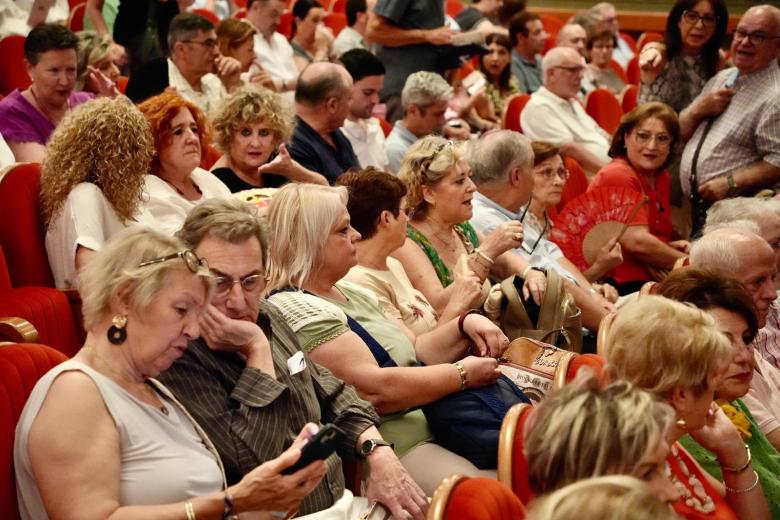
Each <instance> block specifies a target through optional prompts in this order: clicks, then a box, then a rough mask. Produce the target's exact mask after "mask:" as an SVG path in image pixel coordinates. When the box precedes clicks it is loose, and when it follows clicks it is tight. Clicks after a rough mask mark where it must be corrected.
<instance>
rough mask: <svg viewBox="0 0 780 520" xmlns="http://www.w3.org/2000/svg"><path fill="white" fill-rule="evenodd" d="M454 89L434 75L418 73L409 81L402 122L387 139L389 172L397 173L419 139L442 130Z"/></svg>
mask: <svg viewBox="0 0 780 520" xmlns="http://www.w3.org/2000/svg"><path fill="white" fill-rule="evenodd" d="M451 95H452V87H451V86H450V85H449V83H447V82H446V81H445V80H444V78H442V77H441V76H439V75H438V74H435V73H433V72H425V71H423V72H415V73H414V74H411V75H410V76H409V78H408V79H407V80H406V84H405V85H404V90H403V92H402V93H401V105H402V107H403V110H404V117H403V119H401V120H399V121H396V122H395V125H393V130H392V132H390V135H388V136H387V143H386V148H387V158H388V160H389V161H390V171H391V172H393V173H397V172H398V170H399V169H400V168H401V161H403V159H404V155H406V151H407V150H408V149H409V147H410V146H412V144H414V143H415V141H417V140H418V139H421V138H423V137H425V136H426V135H429V134H433V133H438V132H441V131H442V127H443V126H444V113H445V112H446V111H447V102H448V101H449V99H450V96H451Z"/></svg>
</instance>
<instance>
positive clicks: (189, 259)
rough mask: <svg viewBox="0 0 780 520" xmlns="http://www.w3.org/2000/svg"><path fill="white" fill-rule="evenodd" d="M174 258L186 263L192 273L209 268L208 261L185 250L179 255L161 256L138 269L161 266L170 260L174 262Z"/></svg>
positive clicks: (190, 250) (142, 264)
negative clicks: (155, 265)
mask: <svg viewBox="0 0 780 520" xmlns="http://www.w3.org/2000/svg"><path fill="white" fill-rule="evenodd" d="M174 258H181V259H182V261H183V262H184V265H186V266H187V269H189V270H190V272H192V273H197V272H198V271H199V270H200V268H201V267H202V268H204V269H208V268H209V264H208V263H207V262H206V259H205V258H200V257H199V256H198V255H196V254H195V251H193V250H192V249H185V250H184V251H179V252H178V253H171V254H170V255H165V256H161V257H160V258H155V259H153V260H147V261H146V262H141V263H140V264H138V267H146V266H149V265H154V264H161V263H163V262H167V261H168V260H173V259H174Z"/></svg>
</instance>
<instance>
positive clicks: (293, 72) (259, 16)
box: [246, 0, 298, 106]
mask: <svg viewBox="0 0 780 520" xmlns="http://www.w3.org/2000/svg"><path fill="white" fill-rule="evenodd" d="M284 5H285V3H284V2H283V1H282V0H248V1H247V3H246V21H247V22H249V23H250V24H252V25H253V26H254V27H255V29H257V33H256V34H255V47H254V51H255V61H254V63H253V64H252V67H251V68H250V69H249V72H250V73H252V74H256V73H259V72H261V71H264V72H266V73H267V74H268V75H269V76H271V79H272V80H273V82H274V86H275V87H276V91H277V92H279V93H280V94H282V97H283V98H284V99H285V100H286V101H288V102H289V103H290V105H291V106H292V103H293V92H294V91H295V82H296V80H297V79H298V67H296V66H295V61H293V48H292V46H291V45H290V42H289V41H287V38H285V37H284V36H283V35H282V34H279V33H278V32H276V29H277V28H278V27H279V22H280V21H281V19H282V13H283V12H284Z"/></svg>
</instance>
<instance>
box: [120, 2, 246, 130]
mask: <svg viewBox="0 0 780 520" xmlns="http://www.w3.org/2000/svg"><path fill="white" fill-rule="evenodd" d="M168 46H169V48H170V52H171V56H170V58H168V59H165V58H157V59H154V60H151V61H149V62H148V63H146V64H144V65H143V66H141V68H140V69H139V70H138V72H137V73H135V74H133V75H132V76H131V77H130V80H129V81H128V83H127V90H126V93H127V97H129V98H130V99H132V100H133V102H135V103H140V102H141V101H144V100H145V99H147V98H149V97H152V96H156V95H157V94H160V93H162V92H163V91H164V90H165V89H166V88H169V87H173V88H174V89H176V92H177V93H178V94H179V95H180V96H181V97H183V98H184V99H186V100H188V101H192V102H193V103H195V104H196V105H198V108H200V109H201V110H202V111H203V113H204V114H207V115H208V114H210V113H211V111H212V109H213V108H214V107H215V106H216V105H217V103H219V102H220V101H222V99H223V98H224V97H225V95H226V93H227V90H226V89H228V88H232V87H235V86H238V85H239V84H240V83H241V78H240V74H241V64H240V63H239V62H238V60H236V59H235V58H229V57H226V56H222V55H220V53H219V42H218V40H217V33H216V32H215V31H214V25H213V24H212V23H211V22H210V21H208V20H206V19H205V18H203V17H202V16H200V15H198V14H195V13H181V14H178V15H176V17H174V19H173V20H171V25H170V28H169V29H168Z"/></svg>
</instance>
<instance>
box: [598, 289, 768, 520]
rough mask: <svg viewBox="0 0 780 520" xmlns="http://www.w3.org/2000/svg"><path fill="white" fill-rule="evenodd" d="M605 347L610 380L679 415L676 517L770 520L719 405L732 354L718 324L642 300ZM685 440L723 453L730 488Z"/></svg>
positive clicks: (617, 323) (666, 303)
mask: <svg viewBox="0 0 780 520" xmlns="http://www.w3.org/2000/svg"><path fill="white" fill-rule="evenodd" d="M670 323H673V324H674V327H670V326H669V324H670ZM605 348H606V357H607V362H608V364H607V368H608V371H609V373H610V375H611V376H613V377H618V378H622V379H626V380H628V381H631V382H632V383H634V384H635V385H637V386H639V387H640V388H643V389H644V390H646V391H648V392H650V393H651V394H653V395H654V396H655V397H656V398H657V399H659V400H661V401H664V402H666V403H668V404H669V405H671V406H672V408H673V409H674V411H675V416H676V422H675V424H674V426H673V428H672V432H670V433H669V435H668V439H669V440H670V441H671V442H673V443H674V444H673V445H672V447H671V454H670V455H669V457H668V458H667V462H668V464H669V469H670V471H671V479H672V482H674V484H675V486H676V487H677V489H678V491H679V492H680V494H681V498H680V500H678V501H677V502H675V504H674V508H675V510H676V511H677V513H678V514H679V515H681V516H683V517H685V518H694V519H704V518H750V519H757V520H758V519H765V518H769V510H768V508H767V503H766V500H765V498H764V493H763V491H762V489H761V485H760V483H759V480H758V475H757V474H756V473H755V472H754V471H752V468H751V463H750V456H749V455H750V454H749V452H748V451H747V450H746V449H745V444H744V442H743V441H742V438H741V437H740V435H739V432H738V431H737V429H736V427H735V426H734V425H733V424H732V423H731V421H729V419H728V417H726V414H724V413H723V410H721V409H720V408H719V407H718V406H717V405H716V404H715V403H713V402H712V400H713V397H714V394H715V389H716V385H717V384H718V380H719V379H720V377H721V375H722V374H723V371H724V369H725V367H726V365H727V364H728V360H729V359H731V356H732V355H733V350H732V346H731V344H730V343H729V341H728V339H727V338H726V336H724V335H723V334H722V333H721V332H719V331H718V330H717V328H716V327H715V321H714V320H713V318H712V317H711V316H710V315H708V314H706V313H704V312H703V311H700V310H699V309H695V308H692V307H690V306H687V305H683V304H681V303H678V302H675V301H672V300H668V299H666V298H662V297H660V296H643V297H641V298H640V299H639V300H637V301H634V302H632V303H629V304H627V305H625V306H624V307H623V308H622V309H621V310H620V311H619V312H618V314H617V316H616V317H615V320H614V322H613V323H612V326H611V328H610V331H609V332H608V333H607V337H606V342H605ZM684 435H690V436H691V437H692V438H693V439H694V440H696V442H698V443H699V444H700V445H701V446H703V447H704V448H706V449H708V450H710V451H712V452H713V453H715V454H717V457H718V461H719V462H720V465H721V467H722V468H723V469H724V472H723V482H721V481H718V480H716V479H715V478H713V477H712V476H710V475H709V474H708V473H706V472H704V471H703V470H702V469H701V467H700V466H699V465H698V464H697V463H696V461H695V460H694V459H693V458H692V457H691V455H690V454H689V453H688V452H687V451H686V450H685V449H684V448H683V447H682V446H681V445H680V444H679V442H677V441H679V440H680V438H682V437H683V436H684ZM724 484H725V485H724Z"/></svg>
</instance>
